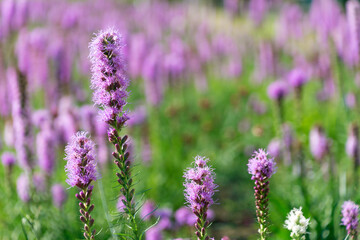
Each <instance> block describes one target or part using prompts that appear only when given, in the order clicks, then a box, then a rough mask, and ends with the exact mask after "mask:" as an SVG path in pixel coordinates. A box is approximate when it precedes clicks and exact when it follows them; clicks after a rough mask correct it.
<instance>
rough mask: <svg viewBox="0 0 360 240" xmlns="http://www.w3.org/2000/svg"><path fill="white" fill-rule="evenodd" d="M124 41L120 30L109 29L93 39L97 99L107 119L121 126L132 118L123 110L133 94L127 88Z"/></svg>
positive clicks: (91, 45) (93, 71) (91, 52)
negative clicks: (128, 98) (128, 97)
mask: <svg viewBox="0 0 360 240" xmlns="http://www.w3.org/2000/svg"><path fill="white" fill-rule="evenodd" d="M123 41H124V40H123V37H122V36H121V35H120V34H119V33H118V32H117V31H116V30H114V29H108V30H106V31H103V32H100V33H99V34H97V35H96V37H95V38H94V39H93V40H92V42H91V43H90V60H91V63H92V68H91V70H92V78H91V87H92V88H93V89H94V95H93V100H94V102H95V104H97V105H98V106H99V107H101V108H103V110H102V114H101V115H102V119H103V121H105V122H106V123H108V124H110V125H111V126H113V127H115V126H116V127H117V128H121V127H122V126H123V125H124V124H125V122H126V121H127V119H128V117H127V115H126V113H124V112H123V107H124V106H125V105H126V98H127V96H128V95H129V93H128V92H127V91H126V88H127V87H128V85H129V79H128V77H127V74H126V65H125V62H124V47H125V44H124V42H123ZM119 114H122V116H121V117H120V116H119Z"/></svg>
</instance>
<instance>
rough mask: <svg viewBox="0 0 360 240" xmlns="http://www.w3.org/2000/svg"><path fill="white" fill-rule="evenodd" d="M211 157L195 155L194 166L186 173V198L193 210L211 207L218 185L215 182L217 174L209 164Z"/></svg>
mask: <svg viewBox="0 0 360 240" xmlns="http://www.w3.org/2000/svg"><path fill="white" fill-rule="evenodd" d="M208 161H209V159H207V158H205V157H201V156H196V157H195V166H194V168H189V169H188V170H187V171H186V172H185V174H184V177H185V183H184V186H185V198H186V201H187V202H188V204H189V206H190V207H191V209H192V210H193V212H198V211H200V210H201V209H204V208H206V207H210V206H211V205H212V204H213V203H214V201H213V199H212V197H213V195H214V192H215V190H216V188H217V185H216V184H215V183H214V178H215V174H214V172H213V169H212V168H211V167H210V166H208V165H207V162H208Z"/></svg>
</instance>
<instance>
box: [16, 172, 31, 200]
mask: <svg viewBox="0 0 360 240" xmlns="http://www.w3.org/2000/svg"><path fill="white" fill-rule="evenodd" d="M16 190H17V193H18V196H19V198H20V199H21V201H23V202H25V203H27V202H29V201H30V183H29V178H28V177H27V176H26V175H25V174H24V173H23V174H21V175H20V176H19V178H18V179H17V181H16Z"/></svg>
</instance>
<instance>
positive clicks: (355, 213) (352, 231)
mask: <svg viewBox="0 0 360 240" xmlns="http://www.w3.org/2000/svg"><path fill="white" fill-rule="evenodd" d="M341 208H342V209H341V215H342V219H341V225H344V226H345V227H346V230H347V233H348V234H349V236H350V237H352V239H355V238H356V237H357V227H358V225H359V206H358V205H357V204H355V203H354V202H353V201H345V202H344V204H343V205H342V207H341Z"/></svg>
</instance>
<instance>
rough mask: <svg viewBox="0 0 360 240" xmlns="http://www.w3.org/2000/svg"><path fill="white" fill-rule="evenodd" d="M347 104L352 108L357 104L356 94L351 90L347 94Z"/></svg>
mask: <svg viewBox="0 0 360 240" xmlns="http://www.w3.org/2000/svg"><path fill="white" fill-rule="evenodd" d="M345 103H346V106H347V107H348V108H350V109H353V108H354V107H355V106H356V96H355V94H354V93H352V92H350V93H348V94H346V96H345Z"/></svg>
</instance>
